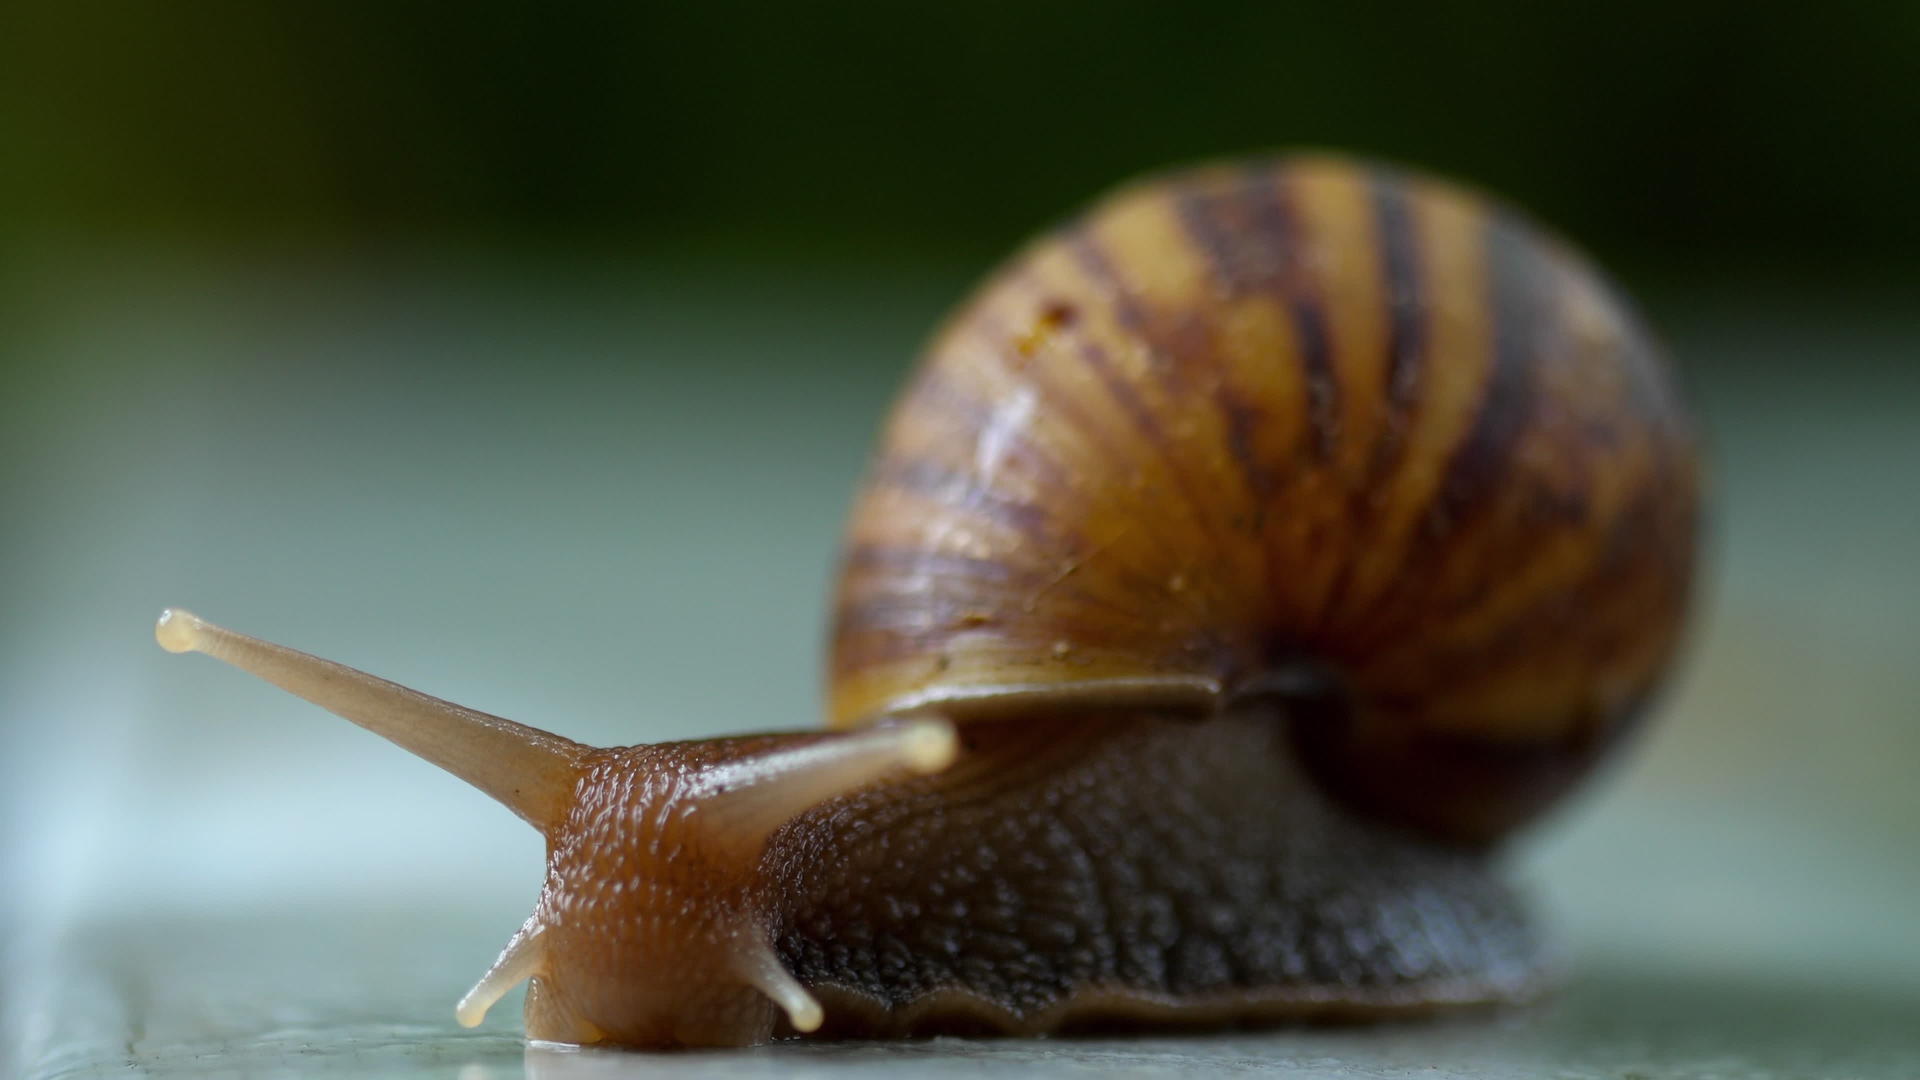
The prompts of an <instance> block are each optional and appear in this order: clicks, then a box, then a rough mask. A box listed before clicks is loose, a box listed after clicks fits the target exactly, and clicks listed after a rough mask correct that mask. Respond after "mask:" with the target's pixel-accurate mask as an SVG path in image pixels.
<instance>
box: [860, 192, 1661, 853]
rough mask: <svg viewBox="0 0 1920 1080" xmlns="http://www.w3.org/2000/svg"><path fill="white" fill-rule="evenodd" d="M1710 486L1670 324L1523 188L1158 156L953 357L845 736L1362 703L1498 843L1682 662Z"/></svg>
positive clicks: (1019, 264)
mask: <svg viewBox="0 0 1920 1080" xmlns="http://www.w3.org/2000/svg"><path fill="white" fill-rule="evenodd" d="M1697 487H1698V475H1697V466H1696V457H1695V444H1694V437H1693V434H1692V430H1691V427H1690V425H1689V422H1688V420H1687V417H1686V414H1685V410H1684V406H1683V403H1682V402H1681V400H1680V398H1679V395H1678V394H1677V392H1676V389H1675V387H1674V385H1673V382H1672V380H1671V378H1670V376H1669V373H1668V372H1667V370H1666V368H1665V367H1664V365H1663V363H1662V361H1661V359H1660V357H1659V355H1658V350H1657V349H1656V347H1655V346H1654V344H1653V343H1652V342H1651V341H1650V339H1649V337H1648V335H1647V333H1646V331H1645V330H1644V329H1643V328H1642V327H1641V325H1640V323H1639V321H1638V319H1637V318H1636V317H1635V315H1634V314H1633V312H1631V311H1630V310H1628V308H1627V307H1626V306H1625V304H1624V303H1623V302H1622V301H1621V300H1620V298H1619V297H1618V296H1616V295H1615V294H1614V293H1613V292H1612V290H1611V289H1610V288H1609V287H1608V286H1607V284H1606V283H1605V282H1604V281H1603V280H1602V278H1601V277H1600V276H1599V275H1598V274H1597V273H1596V272H1595V271H1594V270H1593V269H1592V268H1591V267H1590V266H1589V265H1588V264H1587V263H1586V262H1585V261H1584V260H1583V259H1582V258H1581V257H1580V256H1579V255H1578V254H1577V253H1576V252H1574V251H1572V250H1570V249H1569V248H1568V247H1566V246H1565V245H1564V244H1563V243H1562V242H1560V241H1558V240H1557V239H1556V238H1554V237H1551V236H1548V235H1544V234H1543V233H1542V232H1540V231H1539V230H1537V229H1536V228H1535V227H1533V226H1532V225H1530V224H1529V223H1528V222H1527V221H1525V220H1524V219H1522V218H1521V217H1519V216H1517V215H1516V214H1515V213H1514V212H1513V211H1512V210H1510V209H1507V208H1504V207H1502V206H1499V205H1497V204H1494V203H1491V202H1489V201H1487V200H1485V199H1484V198H1482V197H1480V196H1478V195H1475V194H1472V193H1470V192H1467V191H1464V190H1462V189H1460V188H1457V187H1453V186H1450V185H1448V184H1445V183H1442V182H1439V181H1436V180H1433V179H1429V178H1426V177H1422V176H1418V175H1412V174H1408V173H1405V172H1401V171H1395V170H1389V169H1384V168H1381V167H1377V166H1372V165H1368V164H1364V163H1358V162H1352V161H1347V160H1340V159H1330V158H1320V157H1311V158H1289V159H1283V160H1267V161H1254V162H1247V163H1232V164H1225V165H1217V166H1208V167H1202V168H1198V169H1194V170H1190V171H1185V172H1180V173H1175V174H1172V175H1168V176H1163V177H1159V178H1154V179H1151V180H1149V181H1147V182H1143V183H1138V184H1135V185H1133V186H1129V187H1127V188H1125V189H1123V190H1121V191H1119V192H1118V193H1116V194H1114V195H1112V196H1110V197H1109V198H1107V199H1106V200H1104V201H1103V202H1101V203H1099V204H1098V205H1096V206H1095V207H1094V208H1093V209H1092V210H1091V211H1090V212H1088V213H1087V214H1085V215H1084V216H1082V217H1080V218H1078V219H1077V220H1074V221H1072V222H1070V223H1068V224H1067V225H1065V226H1064V227H1062V228H1059V229H1057V230H1055V231H1053V232H1051V233H1049V234H1047V235H1045V236H1043V237H1041V238H1040V239H1039V240H1037V241H1036V242H1035V243H1033V244H1032V245H1031V246H1029V247H1028V248H1027V249H1026V250H1025V251H1024V252H1022V253H1020V254H1019V255H1017V256H1016V257H1015V258H1014V259H1013V260H1012V261H1011V262H1010V263H1009V264H1007V265H1006V266H1004V267H1003V268H1002V269H1000V270H999V271H998V272H997V273H996V274H994V275H993V277H992V278H991V279H990V280H988V281H987V283H986V284H985V286H984V287H983V288H982V289H981V290H980V291H979V292H978V293H977V294H976V295H975V296H974V297H973V298H972V299H971V300H970V301H969V302H968V303H966V304H965V305H964V306H963V307H962V308H961V309H960V310H959V312H958V313H957V315H956V316H955V317H954V318H953V319H952V320H951V321H950V322H949V323H948V324H947V325H946V327H945V328H944V329H943V330H942V331H941V333H940V334H939V335H938V337H937V338H936V339H935V341H934V342H933V345H932V347H931V349H930V351H929V352H928V354H927V355H926V357H925V360H924V362H923V363H922V364H921V366H920V368H919V370H918V372H917V373H916V374H915V375H914V377H913V379H912V381H911V383H910V384H909V386H908V387H907V388H906V390H905V392H904V394H903V396H902V397H901V399H900V400H899V402H898V404H897V406H896V408H895V411H894V413H893V415H892V418H891V420H890V421H889V422H888V424H887V426H886V429H885V434H884V436H883V438H882V441H881V444H880V447H879V451H878V454H877V457H876V459H875V462H874V464H873V466H872V469H871V473H870V475H869V477H868V479H867V483H866V486H865V488H864V490H863V491H862V492H861V494H860V496H859V499H858V502H857V505H856V506H855V509H854V512H853V516H852V521H851V524H850V527H849V533H848V540H847V546H846V549H845V563H844V566H843V572H842V577H841V579H840V586H839V593H838V610H837V616H836V625H835V628H834V634H833V648H832V660H831V665H832V667H831V678H832V692H831V700H830V703H829V711H830V722H831V723H832V724H833V725H834V726H839V727H845V726H853V725H857V724H861V723H866V722H870V721H871V720H873V719H875V718H878V717H883V716H888V715H895V714H900V713H906V712H912V711H916V710H925V709H937V710H939V711H941V712H944V713H946V714H948V715H953V716H957V717H960V718H968V717H972V716H976V715H981V714H985V713H989V712H1005V711H1009V710H1014V711H1032V710H1035V709H1042V708H1055V707H1080V706H1086V707H1107V706H1121V705H1141V704H1150V705H1158V706H1167V707H1194V708H1201V709H1205V708H1210V707H1217V706H1220V705H1222V704H1224V703H1226V702H1229V701H1232V700H1235V699H1238V698H1242V697H1247V696H1255V695H1277V696H1280V697H1282V698H1293V699H1296V700H1297V701H1299V702H1301V703H1303V704H1302V706H1301V707H1302V709H1303V710H1307V711H1312V710H1311V709H1308V705H1309V704H1310V703H1313V702H1320V703H1323V704H1325V703H1332V705H1333V707H1331V708H1327V709H1322V710H1320V711H1318V712H1316V713H1314V715H1316V716H1319V717H1321V718H1322V720H1321V722H1320V723H1319V724H1317V725H1309V726H1313V727H1314V728H1315V731H1316V733H1315V734H1314V736H1313V737H1314V738H1315V739H1317V740H1319V741H1318V742H1317V743H1316V744H1315V745H1316V746H1317V747H1318V748H1319V749H1318V750H1316V751H1315V753H1316V754H1317V755H1318V756H1319V757H1321V758H1323V759H1325V762H1326V763H1327V766H1328V768H1330V769H1333V770H1334V771H1336V772H1342V771H1344V772H1348V773H1353V774H1354V776H1355V777H1357V778H1354V779H1350V782H1349V786H1350V787H1352V788H1353V789H1354V790H1355V791H1356V792H1357V796H1356V797H1358V798H1361V799H1362V800H1363V801H1368V802H1371V803H1373V804H1375V805H1376V806H1377V807H1379V808H1382V809H1384V810H1385V811H1386V812H1388V813H1400V812H1401V810H1402V809H1404V808H1398V807H1397V805H1396V804H1398V803H1401V802H1409V801H1413V800H1420V801H1430V800H1433V799H1442V800H1444V799H1447V798H1453V799H1456V800H1461V801H1462V805H1461V806H1460V807H1457V808H1455V809H1453V810H1449V811H1447V812H1446V813H1448V814H1451V815H1452V816H1453V817H1454V818H1458V819H1460V820H1450V821H1448V822H1446V823H1444V824H1443V827H1442V831H1446V832H1451V833H1454V834H1457V835H1462V836H1472V837H1479V838H1490V837H1492V836H1495V835H1498V834H1499V833H1500V832H1503V831H1504V830H1505V829H1507V828H1509V827H1511V825H1512V824H1514V823H1515V822H1516V821H1518V820H1521V819H1524V818H1525V817H1527V816H1530V815H1531V814H1532V812H1533V811H1534V810H1535V809H1537V808H1538V806H1540V805H1542V804H1544V802H1545V801H1547V799H1548V798H1550V797H1551V795H1552V794H1553V793H1554V792H1556V791H1557V790H1558V789H1559V788H1560V787H1563V786H1564V785H1565V783H1566V782H1569V781H1570V779H1571V777H1572V776H1574V775H1577V774H1578V773H1579V772H1580V771H1582V770H1583V769H1584V767H1585V764H1586V763H1587V761H1589V760H1590V759H1591V757H1592V756H1593V754H1594V751H1595V750H1596V749H1597V748H1598V747H1600V746H1602V745H1604V744H1605V743H1606V742H1608V741H1609V739H1610V737H1611V736H1612V735H1613V734H1614V733H1615V732H1617V731H1618V730H1619V729H1620V728H1621V727H1622V725H1623V724H1624V722H1625V721H1627V720H1628V719H1630V718H1631V717H1632V716H1633V715H1634V714H1635V713H1636V712H1637V711H1638V709H1639V708H1640V707H1641V705H1642V704H1643V702H1644V701H1645V700H1646V698H1647V696H1648V694H1649V691H1650V689H1651V688H1652V687H1653V685H1654V684H1655V682H1656V680H1657V679H1658V677H1659V675H1660V674H1661V672H1662V670H1663V669H1664V667H1665V666H1666V665H1667V663H1668V660H1669V658H1670V656H1671V654H1672V652H1673V649H1674V646H1675V641H1676V637H1677V634H1678V628H1679V625H1680V621H1681V616H1682V613H1683V609H1684V607H1685V603H1686V596H1687V591H1688V581H1689V577H1690V575H1691V571H1692V564H1693V554H1694V528H1695V513H1696V498H1697ZM1354 762H1366V764H1365V765H1363V766H1356V765H1354ZM1369 777H1371V779H1369ZM1409 784H1411V786H1412V788H1413V789H1414V790H1412V791H1408V790H1407V788H1408V785H1409ZM1503 785H1504V786H1503ZM1454 788H1458V789H1459V790H1457V791H1456V790H1453V789H1454ZM1369 789H1377V790H1372V791H1371V794H1369ZM1495 789H1498V790H1495ZM1509 789H1511V790H1509ZM1421 813H1426V811H1424V810H1419V809H1417V808H1416V809H1408V810H1406V811H1405V813H1404V814H1403V815H1402V816H1418V815H1419V814H1421Z"/></svg>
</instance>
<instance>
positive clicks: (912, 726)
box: [900, 718, 960, 773]
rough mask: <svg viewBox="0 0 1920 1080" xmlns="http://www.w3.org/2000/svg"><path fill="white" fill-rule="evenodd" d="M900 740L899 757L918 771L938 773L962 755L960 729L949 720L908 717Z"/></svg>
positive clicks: (910, 767)
mask: <svg viewBox="0 0 1920 1080" xmlns="http://www.w3.org/2000/svg"><path fill="white" fill-rule="evenodd" d="M900 740H901V741H900V760H901V761H902V763H904V764H905V765H906V767H907V768H909V769H911V770H913V771H914V772H917V773H937V772H939V771H940V770H942V769H944V768H946V767H947V766H949V765H951V764H953V759H954V758H956V757H959V756H960V733H959V732H958V731H957V730H955V728H954V726H953V723H952V722H951V721H948V720H941V719H937V718H925V719H919V720H912V721H909V722H908V723H907V724H906V725H905V726H904V729H903V730H902V731H901V733H900Z"/></svg>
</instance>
